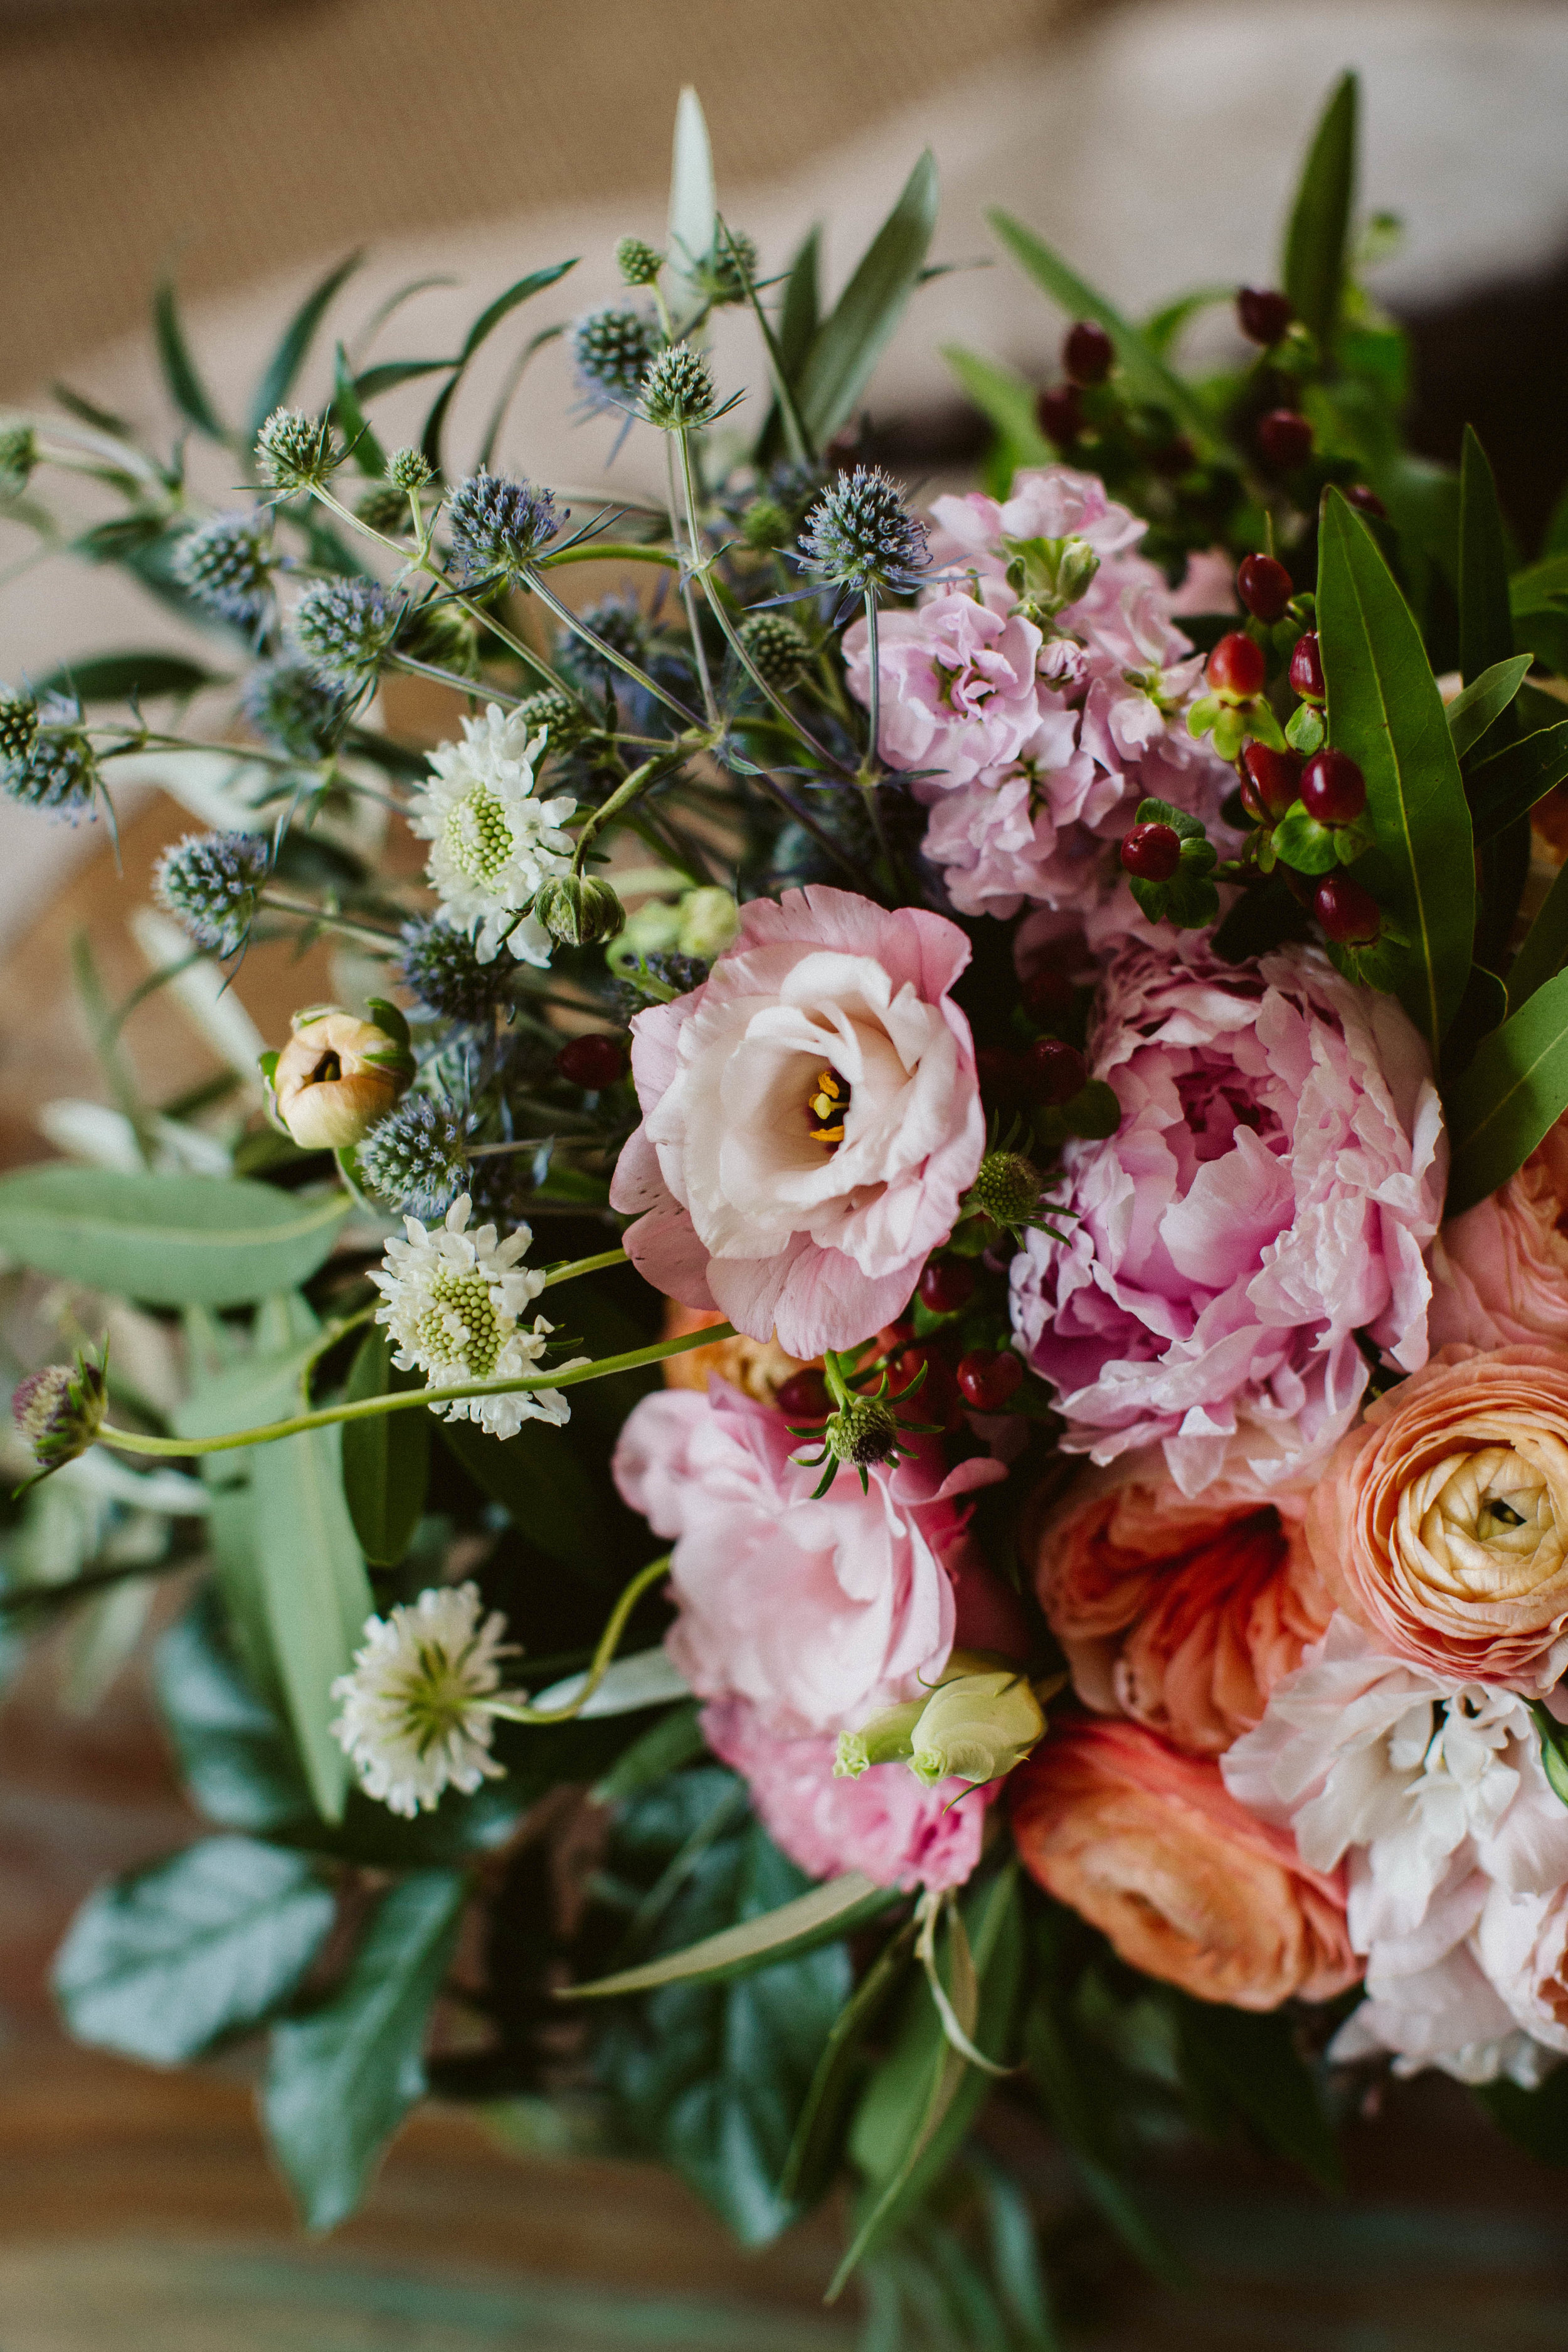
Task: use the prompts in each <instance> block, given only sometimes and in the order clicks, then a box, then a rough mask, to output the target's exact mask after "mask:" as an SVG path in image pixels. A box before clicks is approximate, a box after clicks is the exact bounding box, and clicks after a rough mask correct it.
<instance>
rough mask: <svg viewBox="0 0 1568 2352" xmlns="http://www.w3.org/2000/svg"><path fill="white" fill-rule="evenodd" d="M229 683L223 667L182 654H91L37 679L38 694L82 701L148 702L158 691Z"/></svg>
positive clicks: (178, 691)
mask: <svg viewBox="0 0 1568 2352" xmlns="http://www.w3.org/2000/svg"><path fill="white" fill-rule="evenodd" d="M225 684H226V678H225V676H224V674H223V672H222V671H221V670H216V669H204V668H203V667H202V665H201V664H200V663H199V662H194V661H187V660H186V659H185V657H184V655H183V654H166V653H144V654H89V655H88V656H86V658H85V659H84V660H82V661H77V662H62V663H61V664H60V667H58V669H52V670H50V672H49V673H48V676H47V677H41V678H38V679H37V680H36V681H35V683H34V686H33V691H34V693H35V694H37V695H45V694H74V695H76V696H77V697H78V698H79V700H80V701H82V702H129V701H130V700H131V699H132V696H135V697H137V698H139V699H140V700H142V701H143V702H146V701H148V700H150V699H151V698H152V697H153V695H155V694H195V693H196V692H198V691H199V689H200V688H202V687H204V686H223V685H225Z"/></svg>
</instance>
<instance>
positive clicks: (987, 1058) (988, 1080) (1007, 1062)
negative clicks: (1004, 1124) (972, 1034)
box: [974, 1045, 1024, 1102]
mask: <svg viewBox="0 0 1568 2352" xmlns="http://www.w3.org/2000/svg"><path fill="white" fill-rule="evenodd" d="M974 1073H975V1076H976V1077H978V1079H979V1080H980V1091H981V1093H982V1094H983V1095H988V1096H990V1097H993V1098H994V1099H998V1100H1001V1101H1004V1102H1007V1101H1012V1100H1014V1099H1016V1097H1018V1096H1019V1095H1021V1094H1022V1093H1023V1090H1024V1057H1023V1055H1022V1054H1015V1053H1013V1052H1011V1051H1010V1050H1009V1048H1008V1047H1007V1046H1005V1045H977V1046H976V1047H975V1049H974Z"/></svg>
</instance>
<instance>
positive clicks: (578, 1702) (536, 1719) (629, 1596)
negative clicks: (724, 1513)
mask: <svg viewBox="0 0 1568 2352" xmlns="http://www.w3.org/2000/svg"><path fill="white" fill-rule="evenodd" d="M668 1573H669V1554H668V1552H666V1553H665V1554H664V1555H663V1557H662V1558H661V1559H651V1560H649V1562H648V1564H647V1567H646V1568H644V1569H639V1570H637V1574H636V1576H634V1577H633V1579H632V1580H631V1582H630V1583H629V1584H628V1585H627V1587H626V1591H624V1592H623V1593H622V1595H621V1597H620V1599H619V1600H618V1601H616V1605H615V1607H614V1608H613V1609H612V1610H611V1612H610V1617H609V1622H608V1623H607V1624H606V1626H605V1630H604V1632H603V1633H601V1634H600V1636H599V1646H598V1648H597V1649H596V1650H595V1653H594V1655H593V1660H592V1662H591V1664H590V1665H589V1667H588V1671H587V1674H586V1675H584V1679H583V1687H582V1689H581V1690H580V1691H579V1692H578V1694H577V1696H576V1697H575V1698H574V1699H568V1701H567V1702H566V1705H565V1706H511V1705H509V1704H508V1703H507V1702H506V1701H505V1700H498V1699H490V1700H487V1701H485V1702H484V1707H485V1713H486V1714H487V1715H494V1716H499V1717H500V1719H501V1721H502V1722H503V1723H569V1722H570V1721H571V1719H572V1717H574V1715H581V1714H582V1712H583V1709H584V1707H585V1706H587V1704H588V1701H589V1700H590V1699H591V1698H592V1697H593V1696H594V1693H595V1691H596V1690H597V1689H598V1687H599V1685H600V1684H601V1683H602V1682H603V1681H604V1679H605V1675H607V1674H608V1673H609V1671H610V1661H611V1660H612V1658H614V1656H615V1654H616V1649H617V1648H618V1646H619V1644H620V1639H621V1635H622V1634H623V1633H625V1632H626V1620H627V1619H628V1618H629V1617H630V1615H631V1613H632V1611H633V1610H634V1609H635V1608H636V1607H637V1602H638V1601H640V1600H641V1599H642V1597H643V1594H644V1593H645V1592H646V1591H647V1589H648V1586H649V1585H650V1584H657V1583H658V1580H659V1579H660V1578H661V1577H664V1576H668Z"/></svg>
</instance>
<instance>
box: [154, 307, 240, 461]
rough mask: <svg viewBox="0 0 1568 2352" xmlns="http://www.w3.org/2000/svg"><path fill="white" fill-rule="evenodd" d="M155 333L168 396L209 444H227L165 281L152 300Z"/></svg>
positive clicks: (178, 311)
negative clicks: (222, 442) (223, 442)
mask: <svg viewBox="0 0 1568 2352" xmlns="http://www.w3.org/2000/svg"><path fill="white" fill-rule="evenodd" d="M153 339H154V341H156V343H157V347H158V362H159V365H160V366H161V367H162V369H163V382H164V383H166V384H167V386H168V388H169V396H170V398H171V399H172V400H173V402H174V405H175V407H176V408H177V409H178V410H179V412H180V414H181V415H182V416H183V417H184V419H185V420H186V422H187V423H188V424H191V425H195V428H196V431H197V432H198V433H205V435H206V436H207V438H208V440H209V441H226V440H227V439H228V433H227V429H226V426H225V425H224V423H223V420H222V419H221V417H220V416H219V415H218V413H217V411H216V408H215V407H214V406H213V404H212V400H211V398H210V396H209V394H208V392H207V388H206V386H205V383H203V382H202V379H201V376H200V374H199V373H197V369H196V363H195V360H193V359H192V357H191V354H190V351H189V348H188V346H187V344H186V342H185V331H184V327H183V326H182V325H181V323H180V305H179V300H178V298H177V297H176V295H175V292H174V285H173V283H172V281H170V280H168V279H165V280H164V282H163V285H162V286H160V287H159V289H158V291H157V293H156V294H155V295H154V296H153Z"/></svg>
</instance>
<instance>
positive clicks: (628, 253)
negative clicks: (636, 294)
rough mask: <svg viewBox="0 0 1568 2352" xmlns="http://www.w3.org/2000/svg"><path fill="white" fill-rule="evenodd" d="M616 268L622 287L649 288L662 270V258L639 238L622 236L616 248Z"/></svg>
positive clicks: (661, 255)
mask: <svg viewBox="0 0 1568 2352" xmlns="http://www.w3.org/2000/svg"><path fill="white" fill-rule="evenodd" d="M616 268H617V269H618V270H619V271H620V273H621V283H622V284H623V285H624V286H651V285H652V284H653V281H654V279H655V278H657V277H658V273H659V271H660V270H661V269H662V268H664V256H663V254H662V253H658V252H656V251H655V249H654V247H652V246H651V245H647V244H645V242H644V241H643V239H642V238H641V237H640V236H623V237H622V239H621V241H620V243H619V244H618V245H617V246H616Z"/></svg>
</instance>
